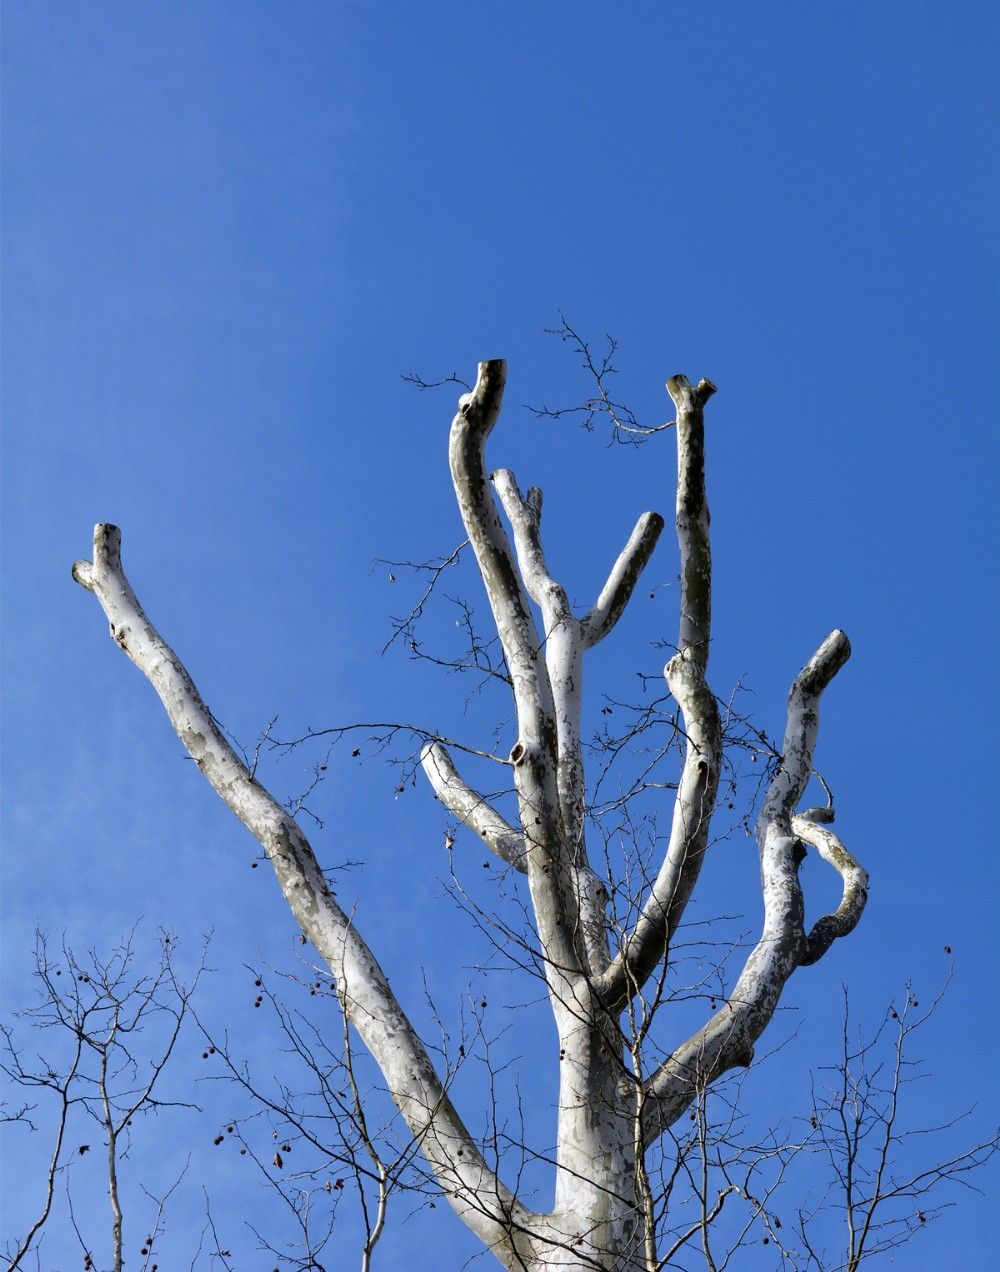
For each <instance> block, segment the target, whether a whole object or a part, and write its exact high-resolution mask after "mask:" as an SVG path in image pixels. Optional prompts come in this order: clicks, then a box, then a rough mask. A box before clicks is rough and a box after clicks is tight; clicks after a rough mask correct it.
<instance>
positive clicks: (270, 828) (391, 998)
mask: <svg viewBox="0 0 1000 1272" xmlns="http://www.w3.org/2000/svg"><path fill="white" fill-rule="evenodd" d="M120 545H121V532H120V531H119V530H118V528H117V526H112V525H98V526H97V527H96V528H95V530H94V559H93V561H78V562H77V563H76V564H75V565H74V567H73V577H74V579H75V580H76V581H77V582H78V583H79V584H81V586H83V587H85V588H86V589H87V590H88V591H89V592H92V593H93V594H94V596H95V597H96V598H97V600H98V601H99V602H100V604H101V607H102V608H103V610H104V612H105V614H106V615H107V618H108V621H109V623H110V625H111V636H112V639H113V640H114V641H115V642H116V643H117V644H118V645H119V646H120V648H121V649H122V650H123V651H124V652H125V653H126V654H127V655H128V656H129V658H130V659H131V660H132V661H133V662H134V663H135V665H136V666H137V667H138V668H139V670H140V671H142V673H143V674H144V675H145V676H146V678H147V679H148V680H149V682H150V683H151V684H152V686H153V688H154V689H155V690H156V692H157V694H158V695H159V697H160V701H161V702H162V703H163V706H164V708H165V710H166V712H167V716H168V717H169V719H170V723H171V724H172V725H173V727H174V730H175V732H176V733H177V736H178V737H179V738H180V740H181V742H182V743H183V745H184V746H185V747H186V749H187V751H188V753H189V754H190V756H191V758H192V759H193V760H194V761H195V763H196V764H197V765H198V767H199V769H201V771H202V773H203V774H204V776H205V777H206V779H207V780H208V782H209V783H210V785H211V786H212V788H213V789H214V790H215V792H216V794H217V795H219V797H220V798H221V799H222V800H223V802H224V803H225V804H226V805H227V806H228V807H229V808H230V810H231V811H232V812H233V813H234V814H235V815H236V816H237V817H238V818H239V820H240V821H241V822H242V823H243V824H244V826H246V828H247V829H248V830H249V831H250V833H251V834H252V835H253V836H254V837H255V838H256V839H257V841H258V842H259V843H260V845H261V847H262V848H263V849H264V851H265V853H266V854H267V856H268V858H269V859H270V861H271V864H272V865H273V866H274V871H275V874H276V876H277V879H278V883H279V884H280V886H281V890H282V892H283V893H284V895H285V898H286V900H287V901H288V904H289V906H290V907H291V910H292V913H293V914H294V916H295V918H296V921H297V922H298V923H299V925H300V927H301V928H302V931H303V933H304V934H305V935H306V936H307V937H308V938H309V940H311V941H312V943H313V945H314V946H315V947H316V949H317V950H318V951H319V952H320V954H321V955H322V956H323V958H324V959H325V960H326V962H327V964H328V965H329V967H330V970H331V972H332V973H333V976H334V978H335V979H336V981H337V985H338V988H339V990H340V993H341V998H342V1002H343V1006H344V1010H345V1012H346V1013H347V1015H348V1018H349V1020H350V1022H351V1024H352V1025H353V1026H354V1028H355V1029H356V1030H357V1032H358V1034H359V1035H360V1037H361V1039H362V1041H363V1042H364V1044H365V1046H366V1047H367V1048H368V1050H369V1051H370V1052H371V1054H372V1056H373V1057H374V1058H375V1060H376V1061H377V1063H378V1065H379V1067H380V1069H381V1070H382V1073H383V1074H384V1076H385V1079H386V1083H387V1085H388V1088H389V1091H390V1093H391V1095H392V1098H393V1100H394V1101H395V1103H396V1105H397V1107H398V1108H399V1110H400V1112H401V1113H402V1115H403V1117H404V1119H405V1121H406V1123H407V1125H408V1126H409V1128H410V1131H411V1132H412V1134H413V1135H414V1137H415V1138H416V1139H417V1140H418V1142H419V1143H420V1145H421V1148H422V1149H423V1152H424V1155H425V1156H426V1158H427V1160H428V1162H429V1163H430V1165H431V1167H432V1169H433V1170H434V1173H435V1175H436V1176H437V1178H438V1181H439V1183H440V1184H441V1186H442V1188H443V1189H444V1192H445V1194H446V1196H447V1197H448V1200H449V1202H450V1204H451V1205H452V1207H453V1208H454V1210H455V1211H456V1212H457V1213H458V1214H459V1215H460V1217H461V1218H462V1219H463V1220H464V1221H465V1223H466V1224H467V1225H468V1226H469V1227H470V1228H471V1229H472V1231H473V1232H475V1233H476V1235H477V1236H479V1237H480V1239H481V1240H483V1241H485V1242H487V1243H488V1244H490V1245H491V1246H493V1247H494V1248H496V1247H497V1246H500V1247H501V1248H503V1249H509V1248H510V1243H511V1238H510V1235H509V1234H510V1232H511V1230H512V1229H511V1217H512V1216H518V1217H519V1218H518V1220H517V1221H518V1222H527V1221H529V1220H530V1217H531V1216H530V1212H529V1211H528V1210H527V1209H526V1208H525V1207H523V1206H522V1205H521V1204H520V1203H519V1202H518V1201H517V1199H516V1198H515V1197H514V1196H513V1194H512V1193H510V1192H509V1190H508V1189H506V1188H505V1187H504V1186H503V1184H501V1183H500V1181H499V1180H498V1179H497V1178H496V1176H495V1175H494V1173H493V1172H492V1171H491V1170H490V1168H489V1166H488V1165H487V1163H486V1160H485V1159H484V1158H483V1156H482V1154H481V1153H480V1151H479V1148H478V1147H477V1145H476V1143H475V1141H474V1140H473V1139H472V1137H471V1136H470V1134H469V1132H468V1131H467V1130H466V1128H465V1126H464V1124H463V1123H462V1120H461V1118H460V1117H459V1115H458V1113H457V1112H456V1110H455V1108H454V1106H453V1104H452V1102H451V1100H450V1098H449V1096H448V1093H447V1091H446V1090H445V1088H444V1086H443V1085H442V1083H441V1081H440V1079H439V1077H438V1075H437V1073H436V1072H435V1069H434V1065H433V1063H432V1061H431V1059H430V1057H429V1055H428V1054H427V1051H426V1049H425V1047H424V1045H423V1043H422V1042H421V1041H420V1039H419V1038H418V1036H417V1034H416V1031H415V1030H414V1028H413V1026H412V1025H411V1024H410V1021H409V1019H408V1018H407V1016H406V1014H405V1013H404V1011H403V1009H402V1007H401V1006H400V1004H399V1002H398V1000H397V999H396V996H395V995H394V994H393V992H392V990H391V989H390V987H389V983H388V981H387V980H386V977H385V973H384V972H383V971H382V969H381V967H380V966H379V965H378V963H377V962H376V960H375V957H374V955H373V954H372V952H371V951H370V950H369V948H368V946H367V945H366V944H365V943H364V941H363V940H362V939H361V936H360V934H359V933H358V930H357V928H356V927H355V926H354V922H353V920H352V918H351V917H350V916H349V915H347V914H346V913H345V912H344V911H343V910H342V909H341V907H340V906H339V904H338V903H337V900H336V898H335V897H334V895H333V893H332V892H331V890H330V887H329V885H328V884H327V881H326V879H325V878H324V877H323V873H322V870H321V869H320V866H319V863H318V862H317V860H316V856H315V854H314V852H313V849H312V847H311V845H310V843H309V841H308V840H307V838H306V836H305V834H304V833H303V831H302V830H301V828H300V827H299V825H298V823H297V822H296V821H295V819H294V818H293V817H292V816H291V815H290V814H289V813H288V812H286V811H285V809H283V808H282V807H281V805H280V804H278V802H277V801H276V800H275V799H274V798H273V796H272V795H271V794H270V793H269V792H268V791H266V790H265V789H264V787H263V786H261V785H260V783H259V782H258V781H257V780H256V778H255V777H254V776H253V775H252V774H251V773H250V771H249V770H248V769H247V767H246V765H245V764H243V763H242V762H241V761H240V760H239V758H238V757H237V755H236V754H235V752H234V751H233V749H232V747H231V746H230V745H229V742H228V741H227V740H226V738H225V737H224V736H223V734H222V733H221V731H220V730H219V728H218V726H217V725H216V723H215V719H214V717H213V716H212V713H211V712H210V711H209V709H208V708H207V707H206V705H205V703H204V701H203V700H202V698H201V695H200V694H199V692H198V689H197V688H196V686H195V684H194V681H193V680H192V679H191V677H190V675H189V674H188V672H187V669H186V668H185V667H184V665H183V664H182V663H181V661H180V659H179V658H178V657H177V655H176V654H175V653H174V651H173V650H172V649H171V648H170V647H169V646H168V645H167V644H166V642H165V641H164V640H163V638H162V637H161V636H160V634H159V632H157V630H156V629H155V627H154V626H153V624H152V623H151V622H150V621H149V619H148V618H147V616H146V614H145V613H144V612H143V609H142V607H141V605H140V604H139V601H138V599H137V597H136V595H135V593H134V592H133V590H132V587H131V585H130V583H129V581H128V579H127V578H126V576H125V573H124V571H123V569H122V565H121V556H120ZM486 1197H489V1198H492V1199H494V1201H495V1205H491V1206H484V1198H486ZM507 1257H508V1258H509V1259H516V1257H517V1256H516V1255H514V1254H508V1256H507ZM511 1266H517V1263H516V1262H514V1263H512V1264H511Z"/></svg>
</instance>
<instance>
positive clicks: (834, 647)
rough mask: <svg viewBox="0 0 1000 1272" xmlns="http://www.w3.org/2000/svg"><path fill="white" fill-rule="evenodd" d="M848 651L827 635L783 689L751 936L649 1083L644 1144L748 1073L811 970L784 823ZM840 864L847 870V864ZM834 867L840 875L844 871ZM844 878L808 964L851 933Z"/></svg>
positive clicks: (793, 843)
mask: <svg viewBox="0 0 1000 1272" xmlns="http://www.w3.org/2000/svg"><path fill="white" fill-rule="evenodd" d="M850 652H851V647H850V643H849V642H848V639H847V637H846V636H845V635H844V633H843V632H841V631H834V632H832V633H831V634H830V635H829V636H828V637H827V639H826V640H825V641H824V642H823V644H822V645H821V646H820V648H819V649H818V650H817V651H816V653H815V654H814V655H813V656H812V658H811V659H810V660H809V662H808V663H807V664H806V665H805V667H804V668H803V669H802V671H801V672H799V674H798V676H796V678H795V681H794V683H793V684H792V688H791V692H790V693H789V696H788V722H787V726H786V729H785V740H784V746H783V749H782V756H781V760H780V761H779V764H778V768H777V771H776V773H775V775H774V778H773V780H772V782H771V785H770V787H769V789H768V792H767V796H766V798H765V800H764V806H763V808H762V810H761V813H760V817H759V818H758V820H757V832H756V833H757V843H758V847H759V850H760V868H761V885H762V890H763V899H764V922H763V928H762V931H761V936H760V939H759V940H758V942H757V944H756V946H755V947H754V949H753V950H752V951H751V952H750V955H749V957H748V958H747V960H746V963H745V964H744V967H743V970H742V972H741V973H740V976H739V978H738V979H737V981H736V984H735V985H734V987H733V989H732V991H731V993H730V995H729V998H728V1000H727V1002H726V1003H725V1004H724V1006H723V1007H722V1008H721V1009H720V1010H719V1011H718V1012H716V1013H715V1015H714V1016H713V1017H712V1018H711V1020H709V1021H708V1022H707V1024H705V1025H704V1026H703V1027H702V1028H701V1029H699V1030H697V1031H696V1032H695V1033H694V1034H692V1035H691V1037H690V1038H688V1040H687V1041H686V1042H684V1043H682V1045H681V1046H680V1047H678V1048H677V1050H676V1051H674V1053H673V1055H671V1056H669V1057H668V1058H667V1060H666V1061H665V1062H664V1063H663V1064H662V1065H661V1066H660V1068H659V1069H658V1070H657V1072H656V1073H655V1074H654V1075H653V1077H652V1079H651V1081H650V1084H649V1096H650V1100H649V1104H648V1106H647V1107H648V1115H647V1119H646V1129H647V1135H648V1136H650V1137H655V1136H656V1135H658V1134H660V1133H661V1132H662V1131H663V1130H664V1129H665V1128H666V1127H667V1126H670V1125H671V1124H672V1123H673V1122H675V1121H676V1120H677V1118H678V1117H679V1116H680V1115H681V1114H682V1113H683V1112H684V1110H685V1109H686V1108H687V1107H688V1105H689V1104H690V1103H691V1101H692V1100H693V1099H694V1098H695V1096H696V1094H697V1091H698V1090H699V1089H704V1088H705V1087H706V1086H707V1085H708V1084H709V1083H710V1082H712V1081H713V1080H714V1079H715V1078H717V1077H718V1076H719V1075H720V1074H721V1073H724V1072H725V1071H726V1070H727V1069H732V1068H735V1067H737V1066H741V1065H748V1064H750V1062H751V1060H752V1058H753V1048H754V1044H755V1043H756V1041H757V1039H758V1038H759V1037H760V1035H761V1033H763V1031H764V1029H765V1027H766V1026H767V1024H768V1022H769V1021H770V1020H771V1017H772V1016H773V1014H774V1010H775V1008H776V1007H777V1005H778V999H779V998H780V996H781V992H782V990H783V989H784V986H785V983H786V982H787V980H788V978H789V977H790V976H791V975H792V973H793V972H794V971H795V970H796V968H797V967H800V966H801V965H802V964H803V963H806V962H810V961H815V960H814V959H810V957H809V955H810V952H811V951H810V942H809V940H808V939H807V938H806V935H805V932H804V930H803V918H804V904H803V899H802V886H801V883H800V881H799V873H798V872H799V866H800V864H801V861H802V857H803V852H804V850H803V848H802V845H801V843H800V839H799V833H798V832H797V831H794V830H793V827H792V814H793V810H794V807H795V805H796V803H798V801H799V800H800V799H801V797H802V793H803V791H804V790H805V788H806V784H807V783H808V781H809V777H810V775H811V773H812V757H813V748H814V747H815V744H816V735H817V731H818V728H819V699H820V695H821V694H822V693H823V690H824V689H825V688H826V687H827V685H828V684H829V683H830V681H831V680H832V679H833V677H834V676H835V675H836V674H837V672H838V671H839V670H840V668H841V667H842V666H843V665H844V663H845V662H846V661H847V659H848V657H849V656H850ZM810 825H811V826H812V830H811V831H809V830H808V827H807V831H808V833H809V834H814V833H815V832H816V831H818V830H819V829H820V828H819V827H817V826H816V825H815V823H810ZM845 856H846V853H845ZM850 864H851V866H854V863H853V861H851V863H850ZM838 868H839V867H838ZM844 868H845V869H848V867H847V865H846V863H844ZM851 879H852V884H853V885H854V890H853V893H852V898H851V902H850V905H849V907H848V914H847V915H846V916H841V919H839V920H836V922H834V920H835V916H827V917H828V919H829V920H831V922H830V923H828V924H827V925H825V926H824V927H823V928H821V932H820V934H819V935H818V936H817V940H816V949H817V951H818V952H817V953H816V957H817V958H818V957H819V955H820V954H821V953H822V952H824V951H825V949H826V948H828V947H829V945H830V943H831V942H832V940H833V938H834V936H836V935H839V934H840V932H839V930H835V931H832V932H831V930H830V929H831V928H832V927H834V926H836V927H837V928H840V927H843V929H844V930H845V931H847V930H849V927H847V926H845V924H846V923H847V921H848V920H849V921H850V926H851V927H853V925H854V923H856V922H857V920H858V917H860V912H861V906H862V905H863V896H864V892H863V890H859V889H858V888H857V886H856V885H857V879H856V876H854V875H853V874H852V875H851ZM841 908H842V909H843V905H842V907H841ZM838 914H840V911H838ZM822 922H823V921H822V920H820V923H821V924H822ZM817 926H819V925H817ZM814 931H815V929H814ZM828 933H829V939H826V937H827V934H828ZM823 942H825V944H822V943H823ZM821 944H822V949H820V948H819V947H820V945H821Z"/></svg>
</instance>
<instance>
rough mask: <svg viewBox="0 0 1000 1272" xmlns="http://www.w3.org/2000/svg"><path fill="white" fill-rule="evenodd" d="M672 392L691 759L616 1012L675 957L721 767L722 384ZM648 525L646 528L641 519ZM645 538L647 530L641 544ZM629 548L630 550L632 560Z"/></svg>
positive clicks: (680, 683)
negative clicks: (718, 546)
mask: <svg viewBox="0 0 1000 1272" xmlns="http://www.w3.org/2000/svg"><path fill="white" fill-rule="evenodd" d="M667 390H668V392H669V393H670V396H671V397H672V398H673V400H674V405H675V406H676V408H677V544H678V547H679V549H680V559H681V598H680V631H679V635H678V653H677V654H676V656H675V657H674V658H672V659H671V660H670V661H669V662H668V663H667V665H666V667H665V668H664V673H663V674H664V676H665V677H666V680H667V684H668V686H669V688H670V692H671V693H672V694H673V696H674V698H675V700H676V701H677V704H678V705H679V706H680V708H681V711H682V713H683V716H684V729H685V733H686V735H687V739H688V741H687V753H686V756H685V760H684V769H683V771H682V773H681V780H680V782H679V784H678V788H677V796H676V799H675V802H674V815H673V823H672V826H671V832H670V841H669V843H668V845H667V852H666V856H665V858H664V861H663V865H662V866H661V868H660V871H659V873H658V875H657V878H656V880H655V882H654V884H653V887H652V889H651V890H650V893H649V896H648V897H647V899H646V901H645V903H644V905H643V908H642V911H641V913H640V915H639V918H638V920H637V922H636V925H635V928H634V929H633V931H632V932H631V933H630V934H629V935H628V936H627V937H626V939H625V942H624V944H623V946H622V949H621V951H620V953H619V955H618V957H617V958H616V959H615V960H614V961H613V962H612V964H611V966H610V967H609V968H608V970H607V973H606V974H605V975H604V976H603V977H602V978H601V979H600V981H599V982H598V984H597V987H596V988H597V993H598V994H599V996H600V997H601V999H602V1001H603V1002H605V1003H606V1004H607V1005H608V1007H609V1009H610V1010H619V1009H620V1008H621V1007H622V1006H623V1005H624V1003H625V1002H626V1001H627V999H628V998H629V997H630V996H631V995H633V994H636V993H638V991H639V990H640V989H641V988H642V986H643V985H644V984H645V982H646V981H647V979H648V978H649V976H650V975H651V973H652V971H653V969H654V968H655V967H656V965H657V964H658V963H659V961H660V960H661V959H662V958H664V957H666V953H667V945H668V944H669V940H670V936H671V933H672V932H674V931H675V930H676V928H677V925H678V924H679V922H680V920H681V917H682V916H683V913H684V908H685V906H686V905H687V903H688V901H689V900H690V897H691V893H692V891H693V890H694V886H695V884H696V882H697V880H698V875H699V873H700V871H701V867H702V863H703V861H704V856H705V851H706V849H707V846H708V833H709V828H710V825H711V819H712V814H713V812H714V811H715V797H716V792H717V790H718V784H719V772H720V769H721V766H722V730H721V726H720V723H719V712H718V707H717V705H716V702H715V697H714V695H713V694H712V692H711V690H710V689H709V687H708V684H707V683H706V680H705V668H706V665H707V663H708V646H709V639H710V635H711V617H712V552H711V544H710V540H709V520H710V518H709V512H708V501H707V498H706V494H705V419H704V406H705V403H706V402H707V401H708V399H709V398H710V397H711V396H712V394H713V393H714V392H715V386H714V385H713V384H712V383H711V381H710V380H702V381H701V382H700V383H699V384H698V385H697V387H692V386H691V382H690V381H689V380H688V379H687V377H686V376H683V375H675V376H672V377H671V378H670V379H669V380H668V381H667ZM639 524H640V527H641V526H642V522H640V523H639ZM661 525H662V522H661ZM649 530H652V527H649ZM649 530H647V533H649ZM658 533H659V530H658V529H657V530H656V534H658ZM637 534H639V527H637V528H636V534H633V541H634V540H635V539H636V535H637ZM640 541H641V540H640ZM654 542H655V539H654ZM629 546H630V547H631V541H630V545H629ZM651 550H652V544H650V546H649V551H651ZM628 551H629V548H626V551H625V553H623V556H624V555H626V554H627V553H628ZM647 555H648V554H647Z"/></svg>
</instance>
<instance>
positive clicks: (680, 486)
mask: <svg viewBox="0 0 1000 1272" xmlns="http://www.w3.org/2000/svg"><path fill="white" fill-rule="evenodd" d="M667 392H668V393H669V394H670V396H671V397H672V398H673V400H674V406H676V408H677V542H678V543H679V545H680V550H681V623H680V636H679V638H678V642H677V648H678V651H679V652H680V653H682V654H684V655H685V656H686V657H688V658H689V659H690V660H691V661H692V662H694V663H696V664H697V665H698V666H699V667H700V668H701V670H702V671H704V670H705V668H706V666H707V665H708V646H709V641H710V640H711V634H712V549H711V545H710V542H709V535H708V527H709V522H710V520H711V518H710V516H709V511H708V499H707V498H706V495H705V403H706V402H707V401H708V399H709V398H710V397H711V396H712V394H713V393H714V392H715V385H714V384H713V383H712V381H711V380H701V381H699V383H698V384H697V385H696V386H694V387H692V385H691V381H690V380H689V379H688V378H687V376H685V375H674V376H671V377H670V379H669V380H668V381H667Z"/></svg>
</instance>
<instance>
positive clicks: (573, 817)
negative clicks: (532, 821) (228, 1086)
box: [493, 468, 609, 974]
mask: <svg viewBox="0 0 1000 1272" xmlns="http://www.w3.org/2000/svg"><path fill="white" fill-rule="evenodd" d="M493 484H494V486H495V487H496V490H497V494H498V495H499V497H500V502H501V504H502V505H503V509H504V512H506V514H507V518H508V520H509V521H510V524H511V528H512V529H513V531H514V546H515V548H516V550H517V560H518V564H519V566H520V568H521V574H522V576H523V578H524V581H525V585H526V587H527V589H528V594H529V595H530V597H531V599H532V600H533V601H534V602H535V604H536V605H537V606H538V607H539V609H540V610H541V613H542V622H543V625H544V631H545V665H546V669H547V671H548V677H549V684H550V686H551V688H552V700H553V701H552V705H553V709H554V711H555V720H556V747H557V757H556V786H557V790H558V794H559V812H560V817H561V820H562V835H563V841H564V844H565V858H566V859H565V863H564V870H565V871H568V873H569V886H570V887H571V889H572V903H573V906H574V908H575V911H576V923H577V925H578V929H579V933H580V936H581V939H582V943H583V964H584V966H585V967H586V968H587V970H588V971H589V972H590V973H592V974H595V973H599V972H602V971H603V970H604V968H605V967H607V965H608V958H609V955H608V940H607V929H606V923H605V917H604V907H605V904H606V901H607V889H606V887H604V886H603V885H601V884H600V881H599V880H598V879H597V877H596V875H595V874H594V872H593V871H592V870H591V868H590V863H589V861H588V859H587V850H586V845H585V841H584V813H585V807H586V781H585V777H584V770H583V746H582V743H581V739H580V712H581V709H582V701H583V652H584V649H585V648H586V645H585V642H584V639H583V632H582V628H581V624H580V622H579V620H578V619H577V618H576V616H575V615H574V614H573V611H572V608H571V606H570V603H569V598H568V597H567V595H566V589H565V588H564V587H563V586H562V585H561V584H560V583H558V582H557V581H556V579H555V578H553V576H552V574H551V572H550V571H549V568H548V566H547V565H546V562H545V553H544V551H543V549H542V542H541V510H542V492H541V491H540V490H539V489H538V488H537V487H532V489H531V490H529V491H528V494H527V496H525V495H522V494H521V491H520V489H519V487H518V485H517V481H516V479H515V477H514V474H513V473H512V472H510V471H509V470H508V469H506V468H501V469H498V470H497V471H496V472H495V473H494V474H493Z"/></svg>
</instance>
